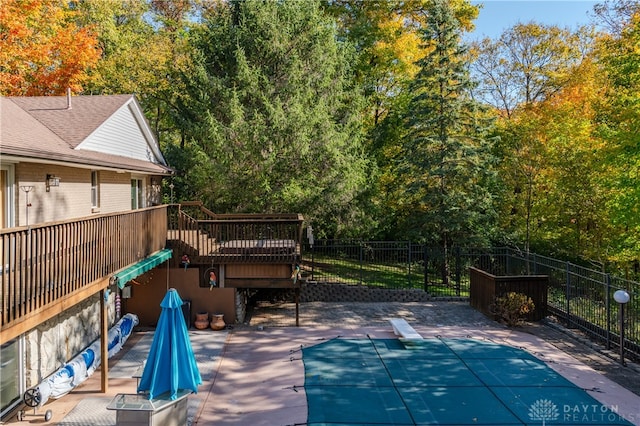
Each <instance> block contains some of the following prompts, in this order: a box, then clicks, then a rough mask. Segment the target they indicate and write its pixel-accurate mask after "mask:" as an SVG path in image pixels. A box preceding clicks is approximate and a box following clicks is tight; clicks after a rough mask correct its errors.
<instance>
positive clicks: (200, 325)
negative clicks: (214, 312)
mask: <svg viewBox="0 0 640 426" xmlns="http://www.w3.org/2000/svg"><path fill="white" fill-rule="evenodd" d="M194 325H195V327H196V328H197V329H198V330H203V329H205V328H207V327H209V313H208V312H199V313H197V314H196V322H195V323H194Z"/></svg>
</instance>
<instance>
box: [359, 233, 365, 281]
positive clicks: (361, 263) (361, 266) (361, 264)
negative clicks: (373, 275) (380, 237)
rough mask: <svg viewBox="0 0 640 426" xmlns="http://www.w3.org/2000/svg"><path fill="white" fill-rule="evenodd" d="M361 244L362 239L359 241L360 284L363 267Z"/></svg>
mask: <svg viewBox="0 0 640 426" xmlns="http://www.w3.org/2000/svg"><path fill="white" fill-rule="evenodd" d="M363 245H364V244H363V243H362V241H360V285H362V272H363V271H362V268H363V267H364V266H363V263H364V255H363V253H362V246H363Z"/></svg>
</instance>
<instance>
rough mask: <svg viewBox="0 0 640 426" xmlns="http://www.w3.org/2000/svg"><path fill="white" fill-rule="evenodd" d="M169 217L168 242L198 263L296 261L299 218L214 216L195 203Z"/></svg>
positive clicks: (247, 215)
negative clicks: (170, 241) (178, 246)
mask: <svg viewBox="0 0 640 426" xmlns="http://www.w3.org/2000/svg"><path fill="white" fill-rule="evenodd" d="M173 208H175V209H177V211H175V212H174V213H170V217H172V218H174V219H173V220H171V221H170V225H169V228H170V229H169V234H170V235H172V233H173V236H171V237H170V239H173V240H174V241H178V242H180V243H181V244H182V245H183V246H182V247H183V249H184V250H185V251H186V252H187V253H186V254H189V255H191V256H194V257H195V258H196V259H193V258H192V259H191V260H192V262H193V261H196V262H198V263H204V262H206V263H246V262H251V263H295V262H297V261H299V260H300V254H301V253H300V248H301V241H302V226H303V221H304V220H303V217H302V216H301V215H299V214H214V213H212V212H210V211H209V210H207V209H205V208H203V207H202V206H201V205H200V204H198V203H189V204H181V205H179V206H175V207H173Z"/></svg>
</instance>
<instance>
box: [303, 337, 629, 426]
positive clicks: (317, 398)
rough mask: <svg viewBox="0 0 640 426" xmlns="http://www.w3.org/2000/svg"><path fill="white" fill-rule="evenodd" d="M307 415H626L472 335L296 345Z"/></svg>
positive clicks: (593, 420)
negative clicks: (471, 336)
mask: <svg viewBox="0 0 640 426" xmlns="http://www.w3.org/2000/svg"><path fill="white" fill-rule="evenodd" d="M302 354H303V356H302V360H303V363H304V368H305V384H304V387H305V392H306V395H307V406H308V414H307V425H309V426H328V425H330V426H338V425H339V426H347V425H348V426H355V425H362V426H364V425H366V426H372V425H385V426H389V425H396V426H416V425H451V426H453V425H455V426H463V425H468V426H478V425H484V426H497V425H500V426H523V425H526V426H533V425H541V424H548V425H551V424H553V425H567V426H568V425H578V424H579V425H593V426H596V425H598V426H602V425H625V426H630V425H631V423H630V422H628V421H626V420H625V419H624V418H622V417H621V416H620V415H618V414H617V412H616V411H615V407H607V406H605V405H603V404H601V403H600V402H598V401H597V400H596V399H595V398H593V397H592V396H591V395H589V394H588V393H587V392H586V391H585V390H583V389H581V388H579V387H577V386H576V385H575V384H573V383H571V382H570V381H569V380H567V379H566V378H564V377H562V376H561V375H560V374H559V373H557V372H556V371H554V370H552V369H551V368H550V367H549V366H548V365H546V364H545V363H544V362H543V361H541V360H539V359H538V358H536V357H535V356H534V355H533V354H531V353H529V352H526V351H524V350H522V349H519V348H514V347H510V346H505V345H501V344H497V343H493V342H489V341H483V340H477V339H424V340H419V341H412V342H411V344H410V345H406V344H404V343H403V342H401V341H399V340H398V339H340V338H337V339H332V340H329V341H326V342H323V343H321V344H318V345H315V346H310V347H306V348H303V349H302Z"/></svg>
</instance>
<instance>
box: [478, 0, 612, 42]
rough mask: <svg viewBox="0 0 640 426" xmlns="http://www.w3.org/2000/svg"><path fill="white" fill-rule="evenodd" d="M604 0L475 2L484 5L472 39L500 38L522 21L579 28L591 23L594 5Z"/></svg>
mask: <svg viewBox="0 0 640 426" xmlns="http://www.w3.org/2000/svg"><path fill="white" fill-rule="evenodd" d="M601 2H602V1H587V0H562V1H559V0H558V1H556V0H484V1H475V0H472V2H471V3H473V4H475V5H477V4H483V5H484V6H483V8H482V9H480V15H479V16H478V19H476V20H475V25H476V30H475V31H474V32H473V33H472V34H471V35H470V39H478V38H483V37H490V38H492V39H495V38H497V37H498V36H499V35H500V34H501V33H502V32H503V30H505V29H507V28H510V27H512V26H513V25H515V24H516V23H518V22H521V23H528V22H530V21H535V22H538V23H542V24H546V25H558V26H561V27H565V26H568V27H571V28H575V27H576V26H577V25H579V24H582V25H584V24H588V23H590V22H591V15H593V13H592V12H593V6H594V5H595V4H597V3H601Z"/></svg>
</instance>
